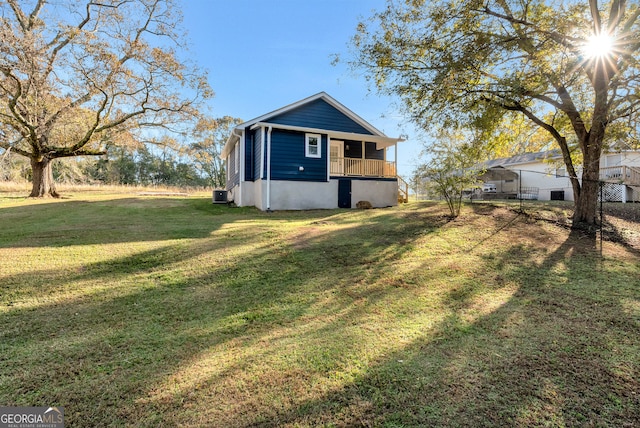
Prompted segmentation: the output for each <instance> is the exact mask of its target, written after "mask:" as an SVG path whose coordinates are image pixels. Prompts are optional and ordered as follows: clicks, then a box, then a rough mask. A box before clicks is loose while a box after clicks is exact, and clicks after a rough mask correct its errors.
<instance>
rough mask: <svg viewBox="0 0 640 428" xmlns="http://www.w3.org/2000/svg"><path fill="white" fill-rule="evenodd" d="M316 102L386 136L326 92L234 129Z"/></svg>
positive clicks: (381, 135)
mask: <svg viewBox="0 0 640 428" xmlns="http://www.w3.org/2000/svg"><path fill="white" fill-rule="evenodd" d="M316 100H323V101H325V102H327V103H328V104H329V105H331V106H332V107H334V108H335V109H336V110H338V111H339V112H341V113H342V114H344V115H345V116H347V117H348V118H349V119H351V120H353V121H354V122H356V123H357V124H358V125H360V126H362V127H363V128H364V129H366V130H367V131H369V132H371V134H373V135H378V136H380V137H386V135H384V133H383V132H381V131H379V130H378V129H376V128H375V127H374V126H373V125H371V124H370V123H369V122H367V121H366V120H364V119H363V118H361V117H360V116H358V115H357V114H355V113H354V112H352V111H351V110H349V109H348V108H346V107H345V106H344V105H342V104H340V103H339V102H338V101H336V99H335V98H333V97H331V96H330V95H329V94H327V93H326V92H319V93H317V94H315V95H312V96H310V97H307V98H305V99H302V100H300V101H297V102H295V103H292V104H289V105H287V106H284V107H282V108H279V109H277V110H274V111H272V112H269V113H266V114H263V115H262V116H258V117H256V118H254V119H251V120H249V121H247V122H244V123H241V124H240V125H238V126H237V127H236V129H243V128H246V127H248V126H252V125H255V124H256V123H258V122H269V119H271V118H273V117H276V116H281V115H282V114H284V113H287V112H290V111H292V110H295V109H297V108H299V107H302V106H304V105H305V104H310V103H312V102H314V101H316Z"/></svg>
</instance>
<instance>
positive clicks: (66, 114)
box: [0, 0, 212, 196]
mask: <svg viewBox="0 0 640 428" xmlns="http://www.w3.org/2000/svg"><path fill="white" fill-rule="evenodd" d="M180 22H181V16H180V12H179V8H178V7H177V6H176V5H175V4H174V1H173V0H103V1H100V2H96V1H91V0H86V1H81V0H78V1H70V2H49V1H45V0H31V1H29V0H22V1H20V0H2V1H0V148H1V149H4V150H5V151H11V152H12V153H15V154H19V155H22V156H25V157H27V158H29V159H30V161H31V166H32V168H33V189H32V192H31V196H43V195H46V194H50V195H54V196H55V195H56V191H55V187H54V184H53V181H52V176H51V161H52V160H54V159H57V158H62V157H72V156H82V155H100V154H104V153H105V147H106V144H107V143H111V144H113V143H116V144H117V142H118V141H119V136H120V135H122V134H127V133H133V134H135V133H139V132H141V130H144V129H148V128H159V127H161V128H168V129H171V130H173V131H175V130H176V129H175V128H174V126H175V125H176V124H178V123H180V122H184V121H186V120H188V119H191V118H192V117H193V116H194V115H195V114H196V113H197V110H198V107H199V103H200V102H201V100H203V99H204V98H207V97H209V96H211V94H212V93H211V90H210V88H209V86H208V83H207V80H206V74H204V73H203V72H201V71H200V70H199V69H198V68H197V67H196V66H195V65H193V64H191V63H189V62H188V61H187V60H185V59H184V58H181V55H180V53H181V52H183V50H184V48H185V46H184V44H183V41H184V35H183V34H182V33H181V30H180V28H181V27H180Z"/></svg>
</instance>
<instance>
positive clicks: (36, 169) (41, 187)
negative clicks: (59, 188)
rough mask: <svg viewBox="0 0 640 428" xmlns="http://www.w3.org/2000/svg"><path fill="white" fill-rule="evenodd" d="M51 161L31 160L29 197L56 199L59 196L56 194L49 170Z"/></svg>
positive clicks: (44, 158) (46, 159)
mask: <svg viewBox="0 0 640 428" xmlns="http://www.w3.org/2000/svg"><path fill="white" fill-rule="evenodd" d="M51 161H52V159H48V158H46V157H43V158H31V170H32V174H33V177H32V182H33V183H32V187H31V194H30V195H29V197H32V198H43V197H46V196H52V197H54V198H58V197H59V196H60V195H59V194H58V192H56V186H55V183H54V181H53V170H52V168H51Z"/></svg>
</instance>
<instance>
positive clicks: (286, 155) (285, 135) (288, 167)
mask: <svg viewBox="0 0 640 428" xmlns="http://www.w3.org/2000/svg"><path fill="white" fill-rule="evenodd" d="M304 136H305V134H304V132H292V131H283V130H279V129H274V130H273V131H272V133H271V179H272V180H296V181H327V155H328V150H327V136H326V135H322V144H321V157H319V158H308V157H306V156H305V153H304ZM301 166H302V167H303V168H304V171H300V167H301Z"/></svg>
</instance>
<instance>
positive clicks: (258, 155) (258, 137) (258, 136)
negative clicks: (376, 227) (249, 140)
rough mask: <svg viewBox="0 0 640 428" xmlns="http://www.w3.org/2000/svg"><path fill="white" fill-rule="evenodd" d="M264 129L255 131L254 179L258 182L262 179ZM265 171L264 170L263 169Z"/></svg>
mask: <svg viewBox="0 0 640 428" xmlns="http://www.w3.org/2000/svg"><path fill="white" fill-rule="evenodd" d="M261 143H262V129H261V128H259V129H256V130H255V131H253V179H254V180H257V179H259V178H264V177H260V170H261V169H260V161H261V160H262V144H261ZM262 171H264V168H262Z"/></svg>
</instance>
